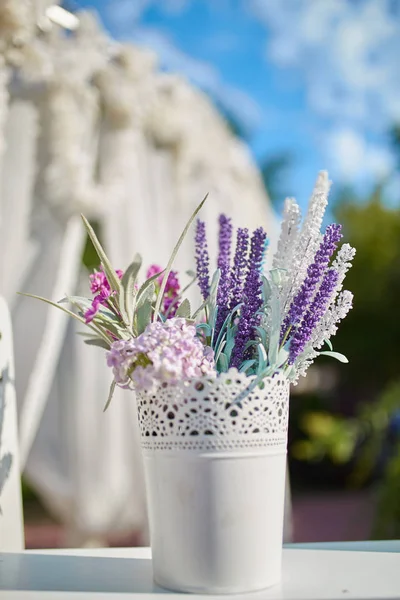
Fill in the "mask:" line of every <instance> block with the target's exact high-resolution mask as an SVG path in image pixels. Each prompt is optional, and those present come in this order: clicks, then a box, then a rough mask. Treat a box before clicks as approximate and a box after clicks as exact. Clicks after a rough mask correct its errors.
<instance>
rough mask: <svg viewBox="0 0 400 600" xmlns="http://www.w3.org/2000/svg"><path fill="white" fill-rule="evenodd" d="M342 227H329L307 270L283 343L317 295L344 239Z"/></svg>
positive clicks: (288, 316)
mask: <svg viewBox="0 0 400 600" xmlns="http://www.w3.org/2000/svg"><path fill="white" fill-rule="evenodd" d="M341 230H342V227H341V225H337V224H335V223H333V224H332V225H328V227H327V228H326V230H325V234H324V237H323V240H322V242H321V245H320V247H319V249H318V250H317V252H316V254H315V257H314V262H313V263H312V264H311V265H310V266H309V267H308V269H307V276H306V278H305V280H304V282H303V284H302V286H301V288H300V290H299V292H298V293H297V295H296V296H295V297H294V299H293V301H292V304H291V306H290V309H289V312H288V314H287V317H286V318H285V320H284V322H283V324H282V328H281V342H282V340H283V339H284V337H285V335H286V334H287V331H288V329H289V327H290V326H294V325H297V324H298V323H300V321H301V319H302V317H303V315H304V313H305V311H306V310H307V307H308V305H309V304H310V302H311V300H312V297H313V295H314V293H315V289H316V287H317V284H318V283H319V281H320V279H321V277H322V276H323V274H324V271H325V269H326V268H327V266H328V264H329V261H330V259H331V256H332V254H333V253H334V251H335V249H336V246H337V244H338V242H339V240H340V239H341V237H342V234H341Z"/></svg>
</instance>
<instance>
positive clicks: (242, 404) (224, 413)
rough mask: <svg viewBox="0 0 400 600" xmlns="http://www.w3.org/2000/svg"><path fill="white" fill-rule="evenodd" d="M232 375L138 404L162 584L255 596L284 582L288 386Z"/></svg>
mask: <svg viewBox="0 0 400 600" xmlns="http://www.w3.org/2000/svg"><path fill="white" fill-rule="evenodd" d="M251 381H252V380H251V379H250V378H249V377H247V376H246V375H244V374H243V373H238V372H237V371H236V370H230V371H229V372H228V373H224V374H222V375H221V376H219V377H218V378H217V379H210V378H209V377H203V378H201V379H198V380H195V381H191V382H190V383H188V382H186V383H183V382H182V384H180V385H177V386H167V387H165V388H159V390H158V391H157V393H155V394H152V395H150V394H138V396H137V402H138V410H139V424H140V430H141V443H142V450H143V456H144V466H145V477H146V487H147V502H148V513H149V523H150V540H151V548H152V557H153V570H154V579H155V581H156V583H158V584H159V585H160V586H162V587H166V588H169V589H172V590H177V591H182V592H197V593H203V594H204V593H206V594H208V593H209V594H219V593H220V594H225V593H240V592H250V591H256V590H260V589H264V588H266V587H269V586H272V585H274V584H277V583H278V582H279V580H280V576H281V555H282V535H283V513H284V495H285V472H286V447H287V428H288V405H289V383H288V381H287V379H286V378H285V377H283V376H282V375H279V374H277V375H275V376H274V377H271V378H267V379H265V380H264V387H263V389H260V388H259V387H256V388H255V389H254V390H253V391H252V392H251V393H250V394H248V395H247V396H246V397H245V398H244V399H242V400H241V401H239V402H237V399H238V397H240V394H241V393H242V392H243V390H245V389H246V388H247V387H248V386H249V384H250V383H251Z"/></svg>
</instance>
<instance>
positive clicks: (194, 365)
mask: <svg viewBox="0 0 400 600" xmlns="http://www.w3.org/2000/svg"><path fill="white" fill-rule="evenodd" d="M107 364H108V366H109V367H112V369H113V373H114V379H115V381H116V383H117V384H118V385H119V386H121V387H125V388H128V387H132V388H134V389H136V390H137V391H147V392H152V391H154V390H155V389H156V388H157V387H158V386H159V385H161V384H163V383H167V384H170V385H175V384H177V383H178V382H180V381H184V380H188V379H193V378H197V377H201V376H202V375H211V374H215V363H214V353H213V351H212V349H211V348H210V347H207V346H204V345H203V344H202V342H201V341H200V340H199V338H198V337H197V336H196V328H195V327H194V326H193V325H189V324H188V323H187V321H186V319H182V318H172V319H168V320H167V321H165V323H162V322H160V321H157V322H154V323H150V324H149V325H148V326H147V327H146V329H145V331H144V332H143V333H142V334H141V335H140V336H138V337H137V338H135V339H131V340H118V341H116V342H114V343H113V344H112V346H111V349H110V350H109V352H107Z"/></svg>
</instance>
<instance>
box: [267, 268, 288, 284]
mask: <svg viewBox="0 0 400 600" xmlns="http://www.w3.org/2000/svg"><path fill="white" fill-rule="evenodd" d="M269 275H270V277H271V281H272V283H273V284H274V285H275V286H276V287H278V288H279V287H280V286H281V285H282V284H283V283H284V282H285V281H286V278H287V270H286V269H272V270H271V271H270V272H269Z"/></svg>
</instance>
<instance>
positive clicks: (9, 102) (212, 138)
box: [0, 11, 276, 544]
mask: <svg viewBox="0 0 400 600" xmlns="http://www.w3.org/2000/svg"><path fill="white" fill-rule="evenodd" d="M0 24H1V11H0ZM4 55H5V56H6V53H4ZM7 61H8V62H10V60H9V59H8V58H7V56H6V59H5V61H4V65H3V68H2V69H0V127H1V126H2V125H3V129H2V131H3V134H4V144H3V159H2V168H1V173H2V175H1V197H0V207H1V215H0V216H1V225H0V228H1V229H0V244H1V249H2V254H3V257H4V256H5V255H6V254H7V260H4V259H3V261H2V265H1V271H0V285H1V289H2V292H3V294H4V295H5V296H6V298H7V300H8V302H9V303H10V305H11V307H12V315H13V323H14V332H15V354H16V371H17V380H16V382H17V393H18V398H19V413H20V441H21V455H22V460H23V461H24V463H25V470H26V474H27V476H28V477H29V480H30V481H31V483H32V485H33V486H34V487H35V488H36V489H37V491H38V492H39V493H40V495H41V496H42V498H43V500H44V502H45V503H46V504H47V505H48V506H49V508H50V510H51V511H52V512H53V514H54V515H56V516H57V517H58V518H59V519H60V520H61V521H62V522H63V523H65V524H66V526H67V528H68V532H69V540H68V541H69V543H73V544H84V543H104V541H105V539H106V538H107V536H109V535H110V534H112V533H116V532H121V531H127V530H129V529H136V530H140V531H142V532H143V541H144V542H145V541H146V535H147V525H146V513H145V492H144V484H143V474H142V465H141V457H140V452H139V446H138V432H137V421H136V411H135V402H134V398H133V395H132V394H129V393H126V392H123V391H121V390H118V391H117V393H116V396H115V398H114V399H113V403H112V404H111V406H110V408H109V410H108V412H107V414H106V415H104V414H103V413H102V407H103V404H104V402H105V400H106V396H107V392H108V387H109V384H110V380H111V374H110V372H109V370H108V369H107V367H106V365H105V361H104V357H103V356H102V354H101V351H99V350H97V349H93V348H90V347H88V346H86V345H85V344H83V343H82V339H81V338H80V337H79V336H77V335H75V333H76V330H79V329H80V327H79V326H78V327H77V326H76V324H75V322H71V321H69V322H68V321H67V319H66V318H65V316H64V315H63V314H61V312H59V311H57V310H56V309H53V308H50V307H48V306H47V305H45V304H41V303H39V302H37V301H34V300H31V299H27V298H22V297H20V296H18V297H17V296H15V291H17V290H18V289H19V290H24V291H27V292H31V293H37V294H40V295H43V296H47V297H50V298H52V299H53V300H56V301H57V300H59V299H60V298H61V297H62V296H64V295H65V293H73V292H74V290H75V291H78V292H79V291H84V292H87V273H85V272H84V271H83V270H82V267H81V255H82V251H83V245H84V242H85V235H84V232H83V228H82V226H81V223H80V219H79V213H80V212H84V213H85V214H86V216H88V217H89V218H95V219H96V220H97V221H98V222H99V223H100V225H101V233H102V239H103V242H104V245H105V247H106V250H107V252H108V253H109V256H110V258H111V260H112V262H113V263H114V265H115V266H116V267H118V268H122V269H123V268H125V267H126V266H127V265H128V264H129V262H130V261H131V259H132V257H133V255H134V254H135V252H137V251H138V250H139V251H140V252H141V253H142V255H143V259H144V264H145V265H146V264H150V262H158V263H159V264H161V265H165V264H166V262H167V260H168V257H169V254H170V252H171V250H172V248H173V246H174V245H175V242H176V240H177V239H178V237H179V235H180V233H181V231H182V229H183V226H184V224H185V222H186V220H187V218H188V217H189V215H190V214H191V213H192V211H193V210H194V208H195V206H196V205H197V204H198V203H199V202H200V200H201V199H202V198H203V196H204V195H205V194H206V193H209V194H210V196H209V200H208V202H207V203H206V206H205V208H204V211H203V218H205V219H206V220H207V221H208V223H209V235H210V241H212V240H214V242H212V243H211V244H210V245H211V250H213V249H214V250H215V248H216V233H217V232H216V219H217V216H218V214H219V213H220V212H223V211H226V212H227V213H229V214H231V215H232V216H233V219H234V221H235V222H236V223H240V224H241V225H247V226H249V227H251V228H255V227H258V226H260V225H263V226H264V227H265V228H266V229H267V230H268V231H269V232H270V235H271V238H272V243H274V239H275V232H276V223H275V218H274V215H273V212H272V210H271V208H270V205H269V203H268V198H267V196H266V194H265V191H264V189H263V186H262V183H261V180H260V176H259V173H258V172H257V170H256V168H255V166H254V165H253V163H252V161H251V159H250V158H249V155H248V153H247V150H246V148H245V147H244V145H243V144H241V143H240V142H239V141H238V140H236V139H235V138H234V137H233V136H232V135H231V134H230V132H229V130H228V128H227V126H226V124H225V123H224V122H223V120H222V119H221V117H220V116H219V115H218V113H217V112H216V111H215V109H214V108H213V106H212V105H211V103H210V102H209V100H208V99H207V98H206V97H205V96H204V95H203V94H201V93H200V92H198V91H195V90H194V89H193V88H192V87H191V86H189V85H188V84H187V83H186V82H184V81H183V80H182V79H180V78H178V77H174V76H171V75H165V74H160V73H158V72H157V71H156V70H155V64H154V58H153V56H152V55H150V54H148V53H146V52H144V51H142V50H138V49H136V48H134V47H132V46H117V45H115V44H111V43H110V41H109V40H108V39H107V37H106V36H105V35H104V34H103V33H102V32H101V30H100V29H99V27H98V24H97V23H96V21H95V20H94V19H93V18H92V17H90V16H88V15H82V16H81V17H80V27H79V29H78V31H77V33H76V34H74V36H65V35H64V34H63V32H62V31H60V30H58V29H57V28H53V29H52V30H51V31H50V33H48V34H46V35H41V36H40V37H39V38H37V37H35V36H32V37H31V38H30V41H29V43H27V46H26V47H25V48H24V49H23V59H21V58H20V64H19V65H17V66H18V77H17V83H15V84H14V85H13V86H10V83H9V82H10V79H11V70H10V68H11V67H10V66H9V65H8V64H7ZM11 66H12V67H13V68H14V69H15V65H11ZM13 72H14V73H15V70H14V71H13ZM14 79H15V77H14ZM1 84H2V85H1ZM0 146H1V145H0ZM191 249H192V241H191V240H190V239H189V238H188V240H187V241H186V242H185V244H184V246H183V247H182V249H181V252H180V254H179V256H178V259H177V263H176V266H177V268H179V269H180V270H182V272H183V271H185V270H188V269H191V268H193V263H192V252H191Z"/></svg>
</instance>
